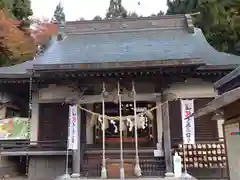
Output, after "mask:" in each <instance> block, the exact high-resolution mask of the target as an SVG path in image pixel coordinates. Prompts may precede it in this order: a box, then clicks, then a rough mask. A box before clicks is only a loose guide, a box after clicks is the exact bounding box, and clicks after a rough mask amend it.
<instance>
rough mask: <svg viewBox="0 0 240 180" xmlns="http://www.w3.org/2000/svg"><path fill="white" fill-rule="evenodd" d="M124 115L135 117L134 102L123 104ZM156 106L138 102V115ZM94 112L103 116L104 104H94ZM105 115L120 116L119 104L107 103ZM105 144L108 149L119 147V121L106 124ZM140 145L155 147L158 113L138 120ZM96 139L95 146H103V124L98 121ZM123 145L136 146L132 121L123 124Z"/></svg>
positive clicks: (143, 116) (109, 121)
mask: <svg viewBox="0 0 240 180" xmlns="http://www.w3.org/2000/svg"><path fill="white" fill-rule="evenodd" d="M121 106H122V115H123V116H132V115H134V108H133V102H122V104H121ZM154 106H156V105H155V103H149V102H137V109H136V111H137V113H142V112H144V111H146V110H147V109H151V108H152V107H154ZM94 111H95V112H97V113H99V114H101V113H102V104H101V103H96V104H94ZM105 114H106V115H107V116H111V117H115V116H118V115H119V104H118V103H113V102H108V103H105ZM105 127H106V129H105V143H106V146H107V147H118V146H119V143H120V126H119V121H117V120H108V121H107V122H106V123H105ZM137 127H138V130H137V131H138V133H137V134H138V143H139V146H142V147H143V146H146V147H147V146H148V147H149V146H155V143H156V139H155V137H156V136H155V134H156V128H155V127H156V112H155V111H152V112H149V113H148V114H144V115H141V116H140V117H139V118H138V123H137ZM94 133H95V134H94V137H95V144H99V145H100V146H101V145H102V130H101V122H99V121H96V124H95V126H94ZM123 143H124V147H128V148H130V147H134V146H135V132H134V124H133V122H132V121H130V120H129V121H125V123H124V124H123Z"/></svg>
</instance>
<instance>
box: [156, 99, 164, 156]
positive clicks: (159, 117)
mask: <svg viewBox="0 0 240 180" xmlns="http://www.w3.org/2000/svg"><path fill="white" fill-rule="evenodd" d="M156 106H157V110H156V113H157V151H158V153H157V155H158V156H164V153H163V146H162V141H163V119H162V118H163V116H162V106H161V102H157V103H156Z"/></svg>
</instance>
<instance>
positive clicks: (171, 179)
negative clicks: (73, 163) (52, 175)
mask: <svg viewBox="0 0 240 180" xmlns="http://www.w3.org/2000/svg"><path fill="white" fill-rule="evenodd" d="M83 179H87V180H101V178H95V179H91V178H90V179H89V178H71V177H70V176H65V175H63V176H60V177H58V178H56V179H55V180H83ZM125 179H126V180H137V179H138V180H197V179H196V178H194V177H192V176H189V175H188V176H182V177H180V178H179V177H178V178H177V177H165V178H160V177H155V178H154V177H152V178H144V177H141V178H125ZM107 180H116V178H115V179H110V178H109V179H107Z"/></svg>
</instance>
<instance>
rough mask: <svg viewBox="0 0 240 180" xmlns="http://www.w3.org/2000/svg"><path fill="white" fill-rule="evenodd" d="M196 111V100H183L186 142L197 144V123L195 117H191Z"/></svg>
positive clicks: (182, 113)
mask: <svg viewBox="0 0 240 180" xmlns="http://www.w3.org/2000/svg"><path fill="white" fill-rule="evenodd" d="M193 112H194V102H193V99H191V100H181V115H182V133H183V143H184V144H195V123H194V117H193V116H191V117H189V116H190V115H191V114H192V113H193Z"/></svg>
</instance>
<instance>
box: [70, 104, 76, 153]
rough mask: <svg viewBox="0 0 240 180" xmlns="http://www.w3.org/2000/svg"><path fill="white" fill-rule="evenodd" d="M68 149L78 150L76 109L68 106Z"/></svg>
mask: <svg viewBox="0 0 240 180" xmlns="http://www.w3.org/2000/svg"><path fill="white" fill-rule="evenodd" d="M68 149H72V150H76V149H78V108H77V105H73V106H69V131H68Z"/></svg>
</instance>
